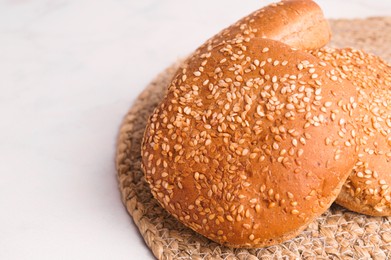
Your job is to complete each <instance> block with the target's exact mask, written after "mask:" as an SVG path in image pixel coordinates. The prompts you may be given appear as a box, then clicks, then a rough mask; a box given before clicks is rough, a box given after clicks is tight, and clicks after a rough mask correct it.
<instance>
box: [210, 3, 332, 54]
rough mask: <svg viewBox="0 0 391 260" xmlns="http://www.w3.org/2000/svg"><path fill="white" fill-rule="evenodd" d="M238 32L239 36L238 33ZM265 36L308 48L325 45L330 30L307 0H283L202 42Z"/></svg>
mask: <svg viewBox="0 0 391 260" xmlns="http://www.w3.org/2000/svg"><path fill="white" fill-rule="evenodd" d="M238 36H239V37H238ZM254 37H257V38H258V37H259V38H268V39H272V40H276V41H280V42H283V43H286V44H288V45H290V46H292V47H294V48H297V49H302V50H310V49H316V48H320V47H322V46H324V45H326V44H327V43H328V42H329V41H330V38H331V30H330V26H329V24H328V22H327V20H326V19H325V18H324V16H323V12H322V10H321V9H320V7H319V6H318V5H317V4H316V3H315V2H313V1H311V0H286V1H282V2H279V3H276V4H271V5H269V6H266V7H264V8H262V9H260V10H258V11H255V12H253V13H252V14H250V15H249V16H246V17H244V18H243V19H241V20H239V21H238V22H236V23H235V24H234V25H232V26H230V27H228V28H227V29H225V30H223V31H222V32H220V33H219V34H218V35H216V36H214V37H213V38H212V39H210V40H209V41H208V42H207V43H206V45H213V44H212V43H218V44H220V43H221V42H224V41H225V40H227V39H232V38H243V39H244V40H246V39H248V38H254Z"/></svg>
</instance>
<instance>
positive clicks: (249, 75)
mask: <svg viewBox="0 0 391 260" xmlns="http://www.w3.org/2000/svg"><path fill="white" fill-rule="evenodd" d="M309 6H311V8H310V7H309ZM306 8H310V10H312V11H313V12H314V13H315V14H317V15H315V17H316V19H315V18H313V17H312V16H311V15H310V14H308V13H306V12H303V10H307V9H306ZM307 11H308V10H307ZM265 13H266V14H269V15H265V16H262V15H263V14H265ZM309 13H311V12H309ZM271 14H273V15H271ZM259 15H261V16H260V17H261V18H256V17H258V16H259ZM320 15H321V12H320ZM262 17H263V18H262ZM273 17H274V18H275V19H273ZM300 17H302V19H303V23H302V24H304V25H305V24H306V23H307V22H308V23H309V21H308V19H312V20H314V21H315V23H314V21H311V24H312V26H318V25H319V26H320V27H322V28H323V29H325V30H322V29H319V30H320V32H324V31H326V32H327V31H328V25H327V23H324V22H322V19H323V20H324V18H323V16H320V17H319V7H317V6H316V5H315V4H314V3H313V2H312V1H304V0H303V1H284V2H282V3H280V4H275V5H272V6H269V7H267V8H266V9H264V11H258V12H255V13H254V14H253V15H250V18H244V19H242V20H241V21H239V22H238V23H236V24H235V25H233V26H231V27H230V28H228V29H227V30H223V31H222V32H221V33H220V34H218V35H216V36H215V37H213V38H211V39H210V40H208V41H207V42H206V43H205V44H204V45H203V46H201V47H200V48H199V49H197V50H196V51H195V52H194V53H193V55H191V57H190V58H188V59H187V60H186V61H185V62H184V63H183V65H182V67H181V68H180V69H179V70H178V72H177V73H176V75H175V76H174V78H173V80H172V82H171V83H170V86H169V88H168V90H167V94H166V96H165V98H164V99H163V101H162V102H161V104H160V105H159V106H158V107H157V108H156V109H155V111H154V113H153V114H152V116H151V117H150V119H149V122H148V125H147V128H146V130H145V134H144V138H143V143H142V167H143V170H144V173H145V177H146V180H147V182H148V183H149V184H150V186H151V191H152V194H153V195H154V197H155V198H156V199H157V200H158V201H159V203H160V204H161V205H162V207H164V208H165V209H166V210H167V211H168V212H170V213H171V214H172V215H173V216H174V217H176V218H177V219H178V220H179V221H181V222H182V223H184V224H185V225H186V226H188V227H190V228H192V229H193V230H195V231H197V232H198V233H200V234H202V235H204V236H206V237H208V238H210V239H212V240H214V241H216V242H219V243H221V244H224V245H228V246H231V247H263V246H268V245H273V244H276V243H280V242H282V241H284V240H286V239H289V238H292V237H294V236H295V235H297V234H298V233H299V232H300V231H302V230H303V229H304V228H305V227H306V226H307V225H308V224H309V223H310V222H311V221H312V220H313V219H314V218H315V217H317V216H319V215H320V214H322V213H323V212H324V211H325V210H326V209H327V208H328V207H329V206H330V204H331V203H332V202H333V201H334V200H335V198H336V197H337V195H338V194H339V192H340V189H341V187H342V185H343V183H344V182H345V180H346V178H347V177H348V175H349V173H350V172H351V170H352V168H353V166H354V163H355V161H356V151H357V149H356V142H357V141H356V140H355V135H354V133H355V131H356V129H355V123H354V118H356V115H355V112H354V111H355V109H354V108H355V107H356V106H357V104H356V100H357V92H356V90H355V87H354V86H353V85H352V84H351V83H350V82H349V81H347V80H345V79H343V78H342V77H339V76H338V75H337V74H336V73H335V69H334V68H333V67H332V66H330V65H328V64H327V63H325V62H323V61H321V60H320V59H318V58H316V57H314V56H313V55H311V54H308V53H306V52H304V51H301V50H298V48H300V49H303V50H304V49H310V48H312V47H316V48H319V47H321V46H322V45H323V44H324V43H325V42H327V41H328V39H329V38H330V37H329V34H327V33H322V37H323V38H322V37H321V36H319V37H318V32H317V31H316V30H313V27H311V26H309V27H308V28H307V26H304V27H303V28H307V29H305V30H303V31H300V30H299V32H298V34H297V33H296V32H295V31H296V29H295V28H298V27H296V25H298V24H300V23H298V22H297V21H296V20H295V19H301V18H300ZM266 18H267V19H268V20H267V21H268V22H269V25H268V26H266V27H265V28H263V29H262V28H261V27H259V26H264V25H263V24H264V23H262V19H266ZM290 19H293V21H292V24H290V23H288V21H289V20H290ZM281 21H282V22H281ZM305 21H306V22H305ZM316 21H320V22H316ZM277 22H281V26H286V27H287V28H289V29H287V30H284V29H283V28H282V27H275V28H274V30H277V31H278V32H276V31H274V30H272V28H273V26H274V24H273V23H277ZM251 23H253V25H250V24H251ZM295 24H296V25H295ZM272 25H273V26H272ZM292 25H294V26H292ZM257 26H258V27H257ZM269 26H270V28H269ZM325 26H326V27H325ZM257 28H261V29H262V30H261V29H260V30H258V29H257ZM267 28H269V29H267ZM303 28H302V29H303ZM317 28H318V27H317ZM254 29H255V30H254ZM268 30H269V31H268ZM297 35H300V37H297ZM266 37H268V38H271V39H265V38H266ZM299 38H301V39H305V40H304V41H303V40H299ZM321 38H322V39H323V40H320V41H318V40H319V39H321ZM273 39H274V40H273ZM295 39H296V40H295ZM314 39H315V40H314ZM276 40H280V41H276ZM281 41H282V42H281ZM283 42H285V43H288V44H290V45H287V44H285V43H283ZM292 46H294V47H295V48H292Z"/></svg>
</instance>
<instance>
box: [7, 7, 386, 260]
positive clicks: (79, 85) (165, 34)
mask: <svg viewBox="0 0 391 260" xmlns="http://www.w3.org/2000/svg"><path fill="white" fill-rule="evenodd" d="M269 2H271V1H255V0H251V1H249V0H247V1H243V0H213V1H208V0H197V1H180V0H166V1H161V0H144V1H136V0H127V1H125V0H79V1H76V0H74V1H70V0H56V1H54V0H35V1H33V0H0V89H1V94H0V118H1V120H0V129H1V130H0V131H1V135H0V173H1V179H0V208H1V211H0V212H1V214H0V259H152V258H153V256H152V255H151V254H150V253H149V250H148V249H147V247H146V246H145V245H144V242H143V240H142V239H141V237H140V235H139V233H138V230H137V229H136V227H135V226H134V224H133V222H132V220H131V218H130V217H129V216H128V214H127V213H126V211H125V209H124V207H123V205H122V203H121V200H120V196H119V192H118V189H117V180H116V176H115V169H114V154H115V141H116V136H117V130H118V127H119V125H120V122H121V120H122V117H123V115H124V114H125V113H126V111H127V110H128V108H129V106H130V105H131V103H132V102H133V101H134V100H135V99H136V97H137V95H138V94H139V93H140V92H141V91H142V89H143V87H144V86H145V85H146V84H147V83H148V82H149V81H150V80H151V79H152V78H153V77H154V76H155V75H156V74H157V73H158V72H160V71H161V70H163V69H164V68H165V67H166V66H168V65H169V64H170V63H171V62H173V61H174V60H176V59H177V58H179V57H183V56H185V55H186V54H188V53H189V52H191V51H192V50H193V49H194V48H196V47H197V46H198V45H200V44H201V43H202V42H203V41H204V40H206V39H207V38H208V37H210V36H212V35H213V34H214V33H215V32H217V31H219V30H220V29H222V28H223V27H225V26H226V25H229V24H230V23H232V22H234V21H235V20H237V19H238V18H240V17H242V16H244V15H246V14H247V13H249V12H251V11H252V10H255V9H257V8H259V7H260V6H262V5H265V4H267V3H269ZM318 2H319V4H320V5H321V6H322V7H323V8H324V10H325V13H326V16H327V17H330V18H340V17H344V18H351V17H366V16H379V15H391V1H389V0H382V1H380V0H345V1H339V0H319V1H318Z"/></svg>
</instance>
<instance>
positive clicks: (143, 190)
mask: <svg viewBox="0 0 391 260" xmlns="http://www.w3.org/2000/svg"><path fill="white" fill-rule="evenodd" d="M331 25H332V29H333V33H334V39H333V41H332V43H331V45H332V46H338V47H346V46H351V47H355V48H360V49H364V50H366V51H369V52H372V53H375V54H377V55H379V56H381V57H383V58H384V59H386V60H388V61H389V62H390V61H391V17H387V18H384V17H383V18H371V19H366V20H335V21H331ZM177 66H178V64H174V65H173V66H171V67H170V68H168V69H167V70H166V71H164V72H163V73H161V74H160V75H158V76H157V78H156V79H155V80H154V81H153V82H151V83H150V84H149V86H147V88H146V89H145V90H144V92H143V93H141V95H140V96H139V97H138V99H137V101H136V102H135V103H134V105H133V107H132V108H131V110H130V111H129V112H128V114H127V115H126V117H125V119H124V121H123V125H122V127H121V130H120V134H119V139H118V147H117V161H116V164H117V171H118V179H119V186H120V190H121V195H122V200H123V202H124V204H125V206H126V208H127V210H128V212H129V213H130V215H132V217H133V220H134V223H135V224H136V225H137V226H138V228H139V230H140V233H141V235H142V236H143V237H144V240H145V242H146V244H147V245H148V247H149V248H150V249H151V250H152V252H153V254H154V255H155V256H156V257H157V258H158V259H243V260H250V259H391V217H390V218H386V217H383V218H380V217H368V216H365V215H361V214H356V213H353V212H350V211H348V210H345V209H343V208H341V207H339V206H337V205H333V206H332V207H331V209H329V210H328V211H327V212H326V213H324V214H323V215H322V216H321V217H319V218H318V219H317V220H316V221H314V222H313V223H312V224H310V225H309V227H308V228H307V229H306V230H305V231H304V232H303V233H302V234H301V235H299V236H298V237H296V238H294V239H292V240H289V241H286V242H285V243H282V244H280V245H276V246H271V247H267V248H261V249H231V248H227V247H223V246H220V245H219V244H216V243H214V242H212V241H210V240H208V239H206V238H204V237H202V236H200V235H198V234H196V233H195V232H194V231H192V230H191V229H189V228H187V227H185V226H183V225H182V224H180V223H179V222H178V221H176V220H175V219H174V218H173V217H171V216H169V215H168V213H167V212H166V211H165V210H163V209H162V208H161V207H160V206H159V205H158V203H157V202H156V201H155V200H154V198H153V197H152V194H151V193H150V190H149V187H148V185H147V184H146V182H145V181H144V177H143V173H142V171H141V169H140V162H141V156H140V143H141V139H142V136H143V132H144V128H145V125H146V122H147V119H148V116H149V115H150V114H151V113H152V111H153V109H154V108H155V106H156V105H157V104H158V102H159V101H160V100H161V99H162V97H163V94H164V90H165V88H166V87H167V85H168V82H169V80H170V79H171V77H172V75H173V73H174V72H175V69H176V67H177ZM281 224H282V225H283V223H281Z"/></svg>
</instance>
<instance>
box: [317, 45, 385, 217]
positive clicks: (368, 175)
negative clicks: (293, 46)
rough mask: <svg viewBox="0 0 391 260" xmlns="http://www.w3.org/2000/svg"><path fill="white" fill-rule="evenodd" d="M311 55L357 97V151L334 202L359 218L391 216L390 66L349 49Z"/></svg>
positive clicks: (327, 50)
mask: <svg viewBox="0 0 391 260" xmlns="http://www.w3.org/2000/svg"><path fill="white" fill-rule="evenodd" d="M312 54H313V55H315V56H317V57H319V58H320V59H322V60H323V61H325V62H327V63H329V64H331V65H332V66H334V67H335V69H336V72H337V73H338V75H339V76H340V77H343V78H346V79H348V80H349V81H351V82H352V83H353V84H354V86H355V87H356V89H357V93H358V100H357V103H358V117H357V118H356V121H357V125H358V127H359V132H357V136H359V142H358V143H359V145H360V150H359V154H358V159H357V162H356V164H355V167H354V169H353V171H352V173H351V175H350V177H349V178H348V180H347V181H346V183H345V184H344V186H343V188H342V191H341V193H340V194H339V196H338V198H337V200H336V202H337V203H338V204H340V205H341V206H344V207H345V208H347V209H350V210H352V211H355V212H359V213H362V214H367V215H372V216H391V197H390V184H391V174H390V172H391V66H390V65H389V64H388V63H386V62H385V61H383V60H382V59H381V58H379V57H377V56H375V55H372V54H368V53H366V52H364V51H361V50H356V49H352V48H345V49H333V48H323V49H320V50H316V51H313V52H312Z"/></svg>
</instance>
